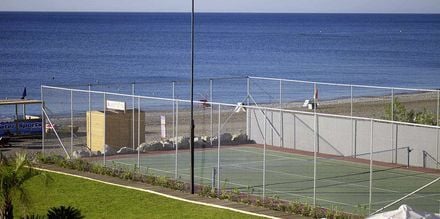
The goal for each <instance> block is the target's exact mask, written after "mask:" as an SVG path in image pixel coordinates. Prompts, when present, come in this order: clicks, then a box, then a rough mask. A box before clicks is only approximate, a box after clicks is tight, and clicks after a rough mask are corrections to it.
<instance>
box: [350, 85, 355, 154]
mask: <svg viewBox="0 0 440 219" xmlns="http://www.w3.org/2000/svg"><path fill="white" fill-rule="evenodd" d="M350 116H351V118H350V120H351V154H352V156H353V157H356V149H355V147H356V146H355V144H356V142H355V138H354V124H353V85H350Z"/></svg>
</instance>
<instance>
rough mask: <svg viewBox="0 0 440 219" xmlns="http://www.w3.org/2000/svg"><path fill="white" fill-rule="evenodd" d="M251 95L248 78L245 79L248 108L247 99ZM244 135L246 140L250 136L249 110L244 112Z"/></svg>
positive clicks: (247, 99)
mask: <svg viewBox="0 0 440 219" xmlns="http://www.w3.org/2000/svg"><path fill="white" fill-rule="evenodd" d="M250 95H251V84H250V78H249V77H248V78H247V79H246V101H247V103H246V104H247V106H249V103H250V101H249V98H250ZM246 135H247V137H248V138H250V136H251V113H250V111H249V110H246Z"/></svg>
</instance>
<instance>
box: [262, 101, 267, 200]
mask: <svg viewBox="0 0 440 219" xmlns="http://www.w3.org/2000/svg"><path fill="white" fill-rule="evenodd" d="M266 126H267V109H264V128H263V130H264V131H263V132H264V145H263V200H264V199H265V195H266V144H267V140H266V138H267V136H266V129H267V128H266Z"/></svg>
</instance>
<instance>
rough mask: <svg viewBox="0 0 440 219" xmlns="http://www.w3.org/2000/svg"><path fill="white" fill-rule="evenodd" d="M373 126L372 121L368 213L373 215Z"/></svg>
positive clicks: (372, 122) (372, 121)
mask: <svg viewBox="0 0 440 219" xmlns="http://www.w3.org/2000/svg"><path fill="white" fill-rule="evenodd" d="M373 125H374V120H373V119H371V122H370V186H369V192H368V194H369V195H368V197H369V198H368V213H369V214H370V213H371V200H372V187H373V144H374V143H373V130H374V129H373Z"/></svg>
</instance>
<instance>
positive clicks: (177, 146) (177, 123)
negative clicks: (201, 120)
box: [174, 101, 179, 179]
mask: <svg viewBox="0 0 440 219" xmlns="http://www.w3.org/2000/svg"><path fill="white" fill-rule="evenodd" d="M174 102H175V104H176V124H175V126H176V128H175V130H176V132H175V135H174V144H175V147H176V156H175V161H174V162H175V164H174V178H176V179H178V178H179V143H178V142H177V139H178V134H179V101H174Z"/></svg>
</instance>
